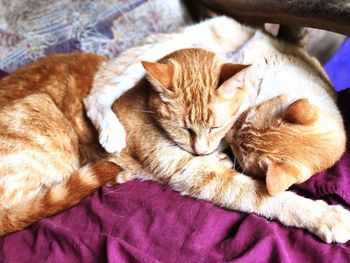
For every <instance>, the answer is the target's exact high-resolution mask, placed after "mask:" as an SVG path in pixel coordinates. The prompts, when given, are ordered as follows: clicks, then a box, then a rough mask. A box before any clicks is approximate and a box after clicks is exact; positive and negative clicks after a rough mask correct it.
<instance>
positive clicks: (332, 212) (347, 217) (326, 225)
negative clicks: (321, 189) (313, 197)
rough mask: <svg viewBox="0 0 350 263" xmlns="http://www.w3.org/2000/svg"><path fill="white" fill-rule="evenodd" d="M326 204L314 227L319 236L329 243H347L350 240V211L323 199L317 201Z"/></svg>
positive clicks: (313, 230)
mask: <svg viewBox="0 0 350 263" xmlns="http://www.w3.org/2000/svg"><path fill="white" fill-rule="evenodd" d="M317 203H319V204H321V205H325V207H326V209H325V211H324V212H323V213H322V216H321V217H320V218H319V220H318V222H317V224H316V225H314V228H313V229H312V232H314V233H315V234H316V235H317V236H319V237H320V238H321V239H322V240H323V241H325V242H327V243H345V242H347V241H349V240H350V212H349V211H348V210H346V209H344V208H343V207H341V206H340V205H332V206H329V205H326V204H325V203H324V202H323V201H317Z"/></svg>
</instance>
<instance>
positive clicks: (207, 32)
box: [84, 17, 345, 194]
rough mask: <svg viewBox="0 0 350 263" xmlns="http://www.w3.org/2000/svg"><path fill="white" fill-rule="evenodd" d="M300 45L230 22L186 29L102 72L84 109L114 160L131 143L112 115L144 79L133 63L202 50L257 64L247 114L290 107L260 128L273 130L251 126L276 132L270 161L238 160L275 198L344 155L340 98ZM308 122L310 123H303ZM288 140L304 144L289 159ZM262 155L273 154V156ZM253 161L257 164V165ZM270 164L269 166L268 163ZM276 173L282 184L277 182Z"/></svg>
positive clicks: (251, 73) (215, 20)
mask: <svg viewBox="0 0 350 263" xmlns="http://www.w3.org/2000/svg"><path fill="white" fill-rule="evenodd" d="M199 36H202V37H199ZM291 37H293V36H291ZM295 37H296V38H298V37H299V36H295ZM301 41H303V40H301ZM152 43H153V45H152ZM297 44H298V43H297ZM297 44H292V43H288V42H285V41H280V40H278V39H275V38H272V37H270V36H268V35H266V34H264V33H262V32H261V31H259V30H258V31H257V30H254V29H252V28H250V27H245V26H243V25H241V24H239V23H237V22H236V21H235V20H233V19H230V18H227V17H216V18H213V19H211V20H208V21H205V22H202V23H200V24H197V25H193V26H190V27H187V28H184V29H183V30H181V31H180V32H179V33H174V34H162V35H155V36H151V37H150V38H149V39H147V40H146V44H144V45H140V46H137V47H134V48H131V49H129V50H127V51H125V52H124V53H122V54H121V56H120V57H117V58H116V59H114V60H112V61H110V62H108V63H106V64H104V65H103V67H102V69H101V70H99V72H98V73H97V75H96V77H95V79H94V86H93V88H92V91H91V93H90V94H89V96H88V97H87V98H86V99H85V101H84V102H85V106H86V109H87V114H88V116H89V118H90V119H91V120H92V122H93V124H94V125H95V126H96V127H97V128H98V129H99V132H100V143H101V145H102V146H103V147H104V148H105V149H106V150H107V151H109V152H112V151H118V150H121V149H122V147H123V145H124V141H123V140H122V137H121V136H117V134H118V135H119V134H124V130H123V127H122V126H121V125H120V122H119V120H118V118H116V116H115V114H113V112H112V110H111V105H112V101H113V100H115V99H117V98H118V97H119V96H120V95H121V94H123V92H125V90H128V89H130V88H131V87H132V86H133V85H134V84H135V83H136V82H137V81H138V80H139V79H140V78H141V77H142V76H143V74H144V69H143V68H142V66H141V63H137V62H135V63H130V58H133V59H135V60H136V61H137V60H138V59H144V58H146V59H148V60H151V61H155V60H157V59H158V58H159V57H160V56H161V55H165V54H167V52H169V51H171V50H175V49H176V47H193V46H194V47H196V46H201V47H204V48H205V49H208V50H211V51H214V52H216V53H219V55H220V56H221V57H223V58H225V60H227V61H232V62H234V63H240V64H251V65H252V66H251V67H250V68H249V69H248V70H247V78H246V85H247V86H249V87H248V92H249V96H248V99H247V100H246V101H245V102H244V105H242V107H241V108H242V109H248V108H249V107H252V106H254V105H258V104H261V103H264V102H265V101H268V100H269V99H272V98H274V97H278V96H280V95H284V96H283V97H284V100H283V101H282V100H279V101H280V104H278V105H277V104H276V105H275V107H273V109H272V108H271V109H270V111H271V114H266V116H265V117H264V121H265V122H263V121H260V122H256V123H265V124H266V125H260V127H259V129H257V128H258V127H257V126H256V125H255V126H250V127H251V129H253V128H254V129H257V130H256V131H263V130H264V129H265V130H266V128H268V125H270V124H271V127H270V128H273V127H272V126H274V128H273V129H274V130H275V132H274V133H270V135H269V142H270V144H271V145H272V144H273V143H276V145H275V147H272V148H273V149H270V150H269V151H270V153H271V154H270V155H269V154H266V156H261V157H263V158H259V157H257V156H256V155H254V154H249V158H248V157H247V154H246V155H244V156H243V155H242V154H237V157H239V156H240V157H246V158H244V159H245V161H244V162H242V158H240V159H241V165H242V166H243V167H244V169H245V171H247V172H249V174H255V175H258V176H259V177H261V176H266V175H267V179H266V180H267V182H268V184H267V186H268V191H269V193H271V194H276V193H278V192H280V191H283V190H286V189H287V188H288V187H289V186H290V185H292V184H294V183H301V182H304V181H306V180H307V179H308V178H310V177H311V176H312V175H313V174H315V173H317V172H320V171H324V170H325V169H327V168H329V167H330V166H332V165H333V164H334V163H335V162H336V161H337V160H339V158H340V157H341V155H342V154H343V153H344V151H345V131H344V126H343V121H342V117H341V115H340V113H339V111H338V109H337V106H336V102H335V99H336V94H335V92H334V90H333V88H332V86H331V84H330V82H329V80H328V77H327V75H326V74H325V72H324V71H323V69H322V67H321V66H320V64H319V62H318V61H317V60H316V59H315V58H312V57H311V56H310V55H309V54H308V53H307V52H306V51H305V49H304V48H302V47H300V46H299V45H297ZM298 101H299V102H298ZM292 104H293V105H292ZM289 106H291V107H290V108H289ZM265 109H267V107H265ZM253 112H256V111H253V110H250V118H253V117H252V115H253ZM272 113H273V114H272ZM255 115H256V114H255ZM260 115H261V116H263V114H260ZM292 115H293V116H292ZM303 115H307V116H305V117H306V118H309V119H308V120H305V119H304V120H302V119H298V116H303ZM283 116H285V117H286V118H283ZM295 118H296V119H295ZM248 120H249V118H248V119H247V121H248ZM254 123H255V122H254ZM272 123H274V124H272ZM280 124H285V125H280ZM244 127H246V125H245V126H244ZM287 127H288V129H286V128H287ZM276 132H277V133H276ZM282 133H284V134H287V135H288V134H290V135H293V136H292V137H293V138H299V140H294V144H295V145H291V144H287V145H286V146H287V147H288V146H289V149H294V150H293V151H290V150H289V151H286V150H287V148H286V147H284V146H283V147H282V144H280V145H278V143H277V142H281V138H282V137H281V136H280V135H281V134H282ZM272 135H274V136H272ZM250 136H251V135H250ZM231 137H232V132H231V133H230V135H228V137H227V138H228V140H229V141H230V142H232V138H231ZM259 138H261V136H260V137H255V139H256V141H259ZM285 138H287V137H285ZM301 138H303V140H302V139H301ZM266 139H267V138H266V137H265V139H264V140H266ZM243 143H244V142H243V141H242V144H243ZM305 143H306V144H305ZM259 145H263V143H262V144H261V143H255V149H253V148H251V149H250V150H251V151H250V152H252V151H255V152H261V150H262V149H261V147H258V146H259ZM231 146H232V144H231ZM238 146H239V145H238ZM305 146H307V147H305ZM282 148H283V149H282ZM301 148H304V149H306V148H307V149H308V151H302V149H301ZM235 149H238V148H237V147H235ZM298 149H300V150H299V151H298ZM240 152H241V151H240ZM263 152H265V153H268V151H267V149H264V151H263ZM288 152H289V153H291V152H293V154H289V153H288ZM283 153H285V154H283ZM315 153H322V154H315ZM277 154H278V155H279V156H277ZM268 155H269V156H268ZM253 156H256V157H254V159H253ZM310 156H312V158H311V157H310ZM264 158H266V159H269V160H265V161H262V159H264ZM272 159H273V160H274V161H272ZM257 163H259V165H258V166H259V167H258V166H257V165H256V164H257ZM276 164H280V165H276ZM268 168H271V169H268ZM274 168H276V169H277V170H278V171H279V174H280V176H276V174H277V173H275V172H274V171H275V169H274ZM268 170H269V171H270V172H267V171H268ZM277 170H276V171H277Z"/></svg>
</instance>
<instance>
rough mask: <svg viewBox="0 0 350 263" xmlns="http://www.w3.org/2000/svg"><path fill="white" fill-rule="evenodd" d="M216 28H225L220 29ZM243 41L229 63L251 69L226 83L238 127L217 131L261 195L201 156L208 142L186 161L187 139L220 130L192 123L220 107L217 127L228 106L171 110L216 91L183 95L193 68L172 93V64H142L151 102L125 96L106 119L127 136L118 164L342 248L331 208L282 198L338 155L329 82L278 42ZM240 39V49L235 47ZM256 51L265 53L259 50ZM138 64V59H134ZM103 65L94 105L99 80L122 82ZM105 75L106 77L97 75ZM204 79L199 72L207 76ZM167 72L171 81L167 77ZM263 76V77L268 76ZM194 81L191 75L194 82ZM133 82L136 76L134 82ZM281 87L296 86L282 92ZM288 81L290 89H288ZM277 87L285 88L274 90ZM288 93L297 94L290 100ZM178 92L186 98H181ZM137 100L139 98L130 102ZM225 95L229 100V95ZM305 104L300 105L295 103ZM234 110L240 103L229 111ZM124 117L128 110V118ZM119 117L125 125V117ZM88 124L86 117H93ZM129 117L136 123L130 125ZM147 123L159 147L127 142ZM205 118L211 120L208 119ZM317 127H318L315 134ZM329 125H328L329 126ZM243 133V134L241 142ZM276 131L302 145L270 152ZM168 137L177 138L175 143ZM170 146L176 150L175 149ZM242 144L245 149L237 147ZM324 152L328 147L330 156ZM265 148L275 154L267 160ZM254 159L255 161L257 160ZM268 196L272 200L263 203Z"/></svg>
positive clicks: (339, 218) (343, 216) (146, 138)
mask: <svg viewBox="0 0 350 263" xmlns="http://www.w3.org/2000/svg"><path fill="white" fill-rule="evenodd" d="M215 19H222V18H215ZM225 20H226V21H227V18H224V21H225ZM232 21H233V20H229V23H231V25H232V23H236V22H234V21H233V22H232ZM209 22H210V21H209ZM209 22H208V21H207V22H205V23H207V24H206V25H210V27H209V26H208V28H213V27H212V26H213V25H211V24H210V23H209ZM212 23H215V21H214V20H212ZM220 23H221V22H220ZM235 25H236V29H238V28H239V30H242V26H240V25H239V24H237V23H236V24H235ZM238 25H239V26H238ZM227 26H228V25H227ZM214 28H215V27H214ZM225 28H226V29H227V27H225ZM243 29H244V28H243ZM240 32H241V31H240ZM234 33H235V32H234V31H233V32H232V33H231V34H232V35H234ZM239 34H242V33H238V36H239ZM243 35H244V36H245V40H244V41H243V43H241V44H240V46H241V48H240V49H239V51H238V52H236V53H234V55H233V59H232V60H233V61H234V62H237V63H243V64H252V66H251V67H248V68H245V69H244V70H243V71H244V72H245V74H244V75H240V76H239V75H238V76H236V78H235V79H234V82H232V83H235V84H237V83H241V85H242V87H241V88H239V89H236V90H235V92H237V91H239V93H237V95H238V94H240V99H239V100H238V101H237V100H236V101H235V104H234V106H235V107H236V108H237V110H236V111H235V116H232V118H231V120H232V122H234V121H235V119H237V118H239V119H238V121H237V122H236V123H235V125H234V126H233V129H230V128H228V126H225V130H226V129H227V128H228V129H227V131H228V130H230V131H229V132H228V133H227V135H226V137H227V141H228V142H229V143H230V144H231V146H232V149H233V151H234V152H235V153H236V155H237V157H238V158H239V160H240V161H241V162H242V163H241V165H242V166H243V167H244V169H245V170H246V171H249V172H250V173H251V174H254V173H256V174H260V175H261V173H265V174H266V173H267V185H268V187H267V188H266V185H265V184H264V182H262V181H259V180H254V179H252V178H251V177H248V176H246V175H244V174H242V173H239V172H237V171H234V170H232V169H231V168H228V167H227V166H225V165H224V164H223V162H221V161H220V160H219V159H220V158H218V156H217V155H215V154H208V153H210V152H212V150H213V149H212V148H210V150H209V145H211V144H210V140H211V138H210V136H208V137H207V138H206V139H207V140H208V142H207V147H206V148H207V149H208V150H207V152H206V151H201V152H196V150H195V147H194V145H195V144H194V143H193V142H195V139H194V138H200V137H201V135H200V134H199V133H198V131H203V130H205V131H206V132H207V134H210V133H209V131H213V128H214V130H215V128H217V127H221V128H222V125H218V124H216V123H215V121H214V122H213V123H209V122H205V121H204V122H200V121H199V120H206V119H207V116H206V117H204V116H202V114H204V112H206V111H208V112H218V110H217V109H219V108H220V110H219V111H220V114H218V115H217V116H216V117H217V119H218V120H219V119H220V115H221V114H222V117H223V118H225V119H230V118H227V117H224V116H225V112H226V110H227V107H228V106H229V105H230V106H229V107H228V108H230V107H232V106H233V105H231V103H232V101H231V103H226V106H222V105H225V104H221V106H219V104H218V105H217V106H216V107H214V108H216V110H214V108H211V107H212V105H211V106H210V105H209V104H208V103H204V102H205V101H206V99H207V96H204V97H203V98H202V99H200V101H201V102H202V103H204V104H202V105H201V106H196V107H195V108H196V109H197V111H195V110H193V109H192V110H191V111H190V112H186V110H185V109H186V107H181V108H178V105H180V104H181V103H180V102H179V99H180V98H186V97H190V98H192V99H193V98H194V96H196V97H195V98H200V96H203V94H202V93H201V91H200V90H203V89H204V90H205V89H210V88H213V87H214V88H216V86H217V85H216V84H215V83H212V84H211V85H208V83H210V82H206V83H205V85H204V84H203V85H202V89H200V90H198V89H195V90H192V91H191V93H189V90H190V89H189V88H188V86H187V85H189V84H187V82H186V81H188V82H189V83H192V82H193V80H202V81H207V80H206V75H203V74H201V73H200V72H202V71H201V70H202V69H199V68H197V69H196V70H193V71H192V73H193V75H194V76H195V77H193V76H192V77H191V78H183V79H182V82H179V83H181V85H180V84H179V83H178V84H174V83H172V82H174V81H177V77H176V74H178V73H179V72H181V71H178V68H182V67H176V66H173V67H174V68H177V70H175V69H173V68H172V67H170V69H169V64H171V65H172V62H169V61H168V60H167V59H164V60H161V61H160V64H159V63H156V64H152V63H146V64H145V63H144V65H143V66H144V68H145V69H146V71H147V72H148V76H149V79H150V80H151V82H152V83H153V84H154V87H158V89H157V88H156V89H155V92H156V93H155V94H153V95H152V96H150V97H149V95H147V94H144V93H142V92H141V89H140V90H137V89H135V88H134V89H132V90H131V91H129V92H127V93H126V94H125V95H123V96H122V97H121V98H120V99H119V100H117V102H116V103H115V104H114V106H113V110H114V112H116V113H117V116H118V118H119V120H120V121H121V123H122V124H123V126H124V128H125V131H126V135H127V140H126V148H125V150H124V151H123V152H122V156H125V154H126V153H129V154H126V156H129V157H127V158H126V159H128V158H129V159H130V160H131V161H130V163H129V164H130V166H129V167H128V168H130V169H131V170H133V172H134V173H135V175H136V177H139V178H148V179H152V180H157V181H161V182H163V183H167V184H169V185H170V186H172V188H174V189H175V190H177V191H179V192H181V193H182V194H185V195H189V196H192V197H195V198H199V199H204V200H208V201H211V202H213V203H215V204H217V205H219V206H222V207H225V208H228V209H234V210H239V211H245V212H254V213H256V214H259V215H262V216H264V217H267V218H275V219H278V220H279V221H281V222H282V223H283V224H285V225H288V226H296V227H302V228H306V229H308V230H309V231H310V232H312V233H314V234H316V235H318V236H319V237H320V238H321V239H323V240H324V241H326V242H346V241H347V240H349V223H348V222H349V212H348V211H346V210H345V209H343V208H341V207H340V206H329V205H327V204H326V203H325V202H323V201H312V200H310V199H307V198H303V197H300V196H298V195H296V194H294V193H292V192H288V191H286V192H283V191H284V190H285V189H286V188H288V187H289V186H290V185H291V184H293V183H295V182H301V181H303V180H306V179H307V178H308V177H310V176H311V175H312V174H313V173H314V172H317V171H320V170H324V169H326V168H327V167H330V166H331V165H332V164H334V162H335V161H337V160H338V159H339V158H340V156H341V154H342V153H343V152H344V148H345V133H344V127H343V123H342V118H341V116H340V114H339V111H338V110H337V107H336V105H335V102H334V97H335V96H334V93H333V91H332V90H331V86H330V84H329V81H328V79H327V77H326V75H325V74H324V73H323V71H322V69H321V67H320V65H319V64H318V63H317V62H316V61H314V60H313V59H312V58H310V57H309V56H308V55H307V54H306V53H305V51H303V50H302V49H298V48H297V47H295V46H292V45H290V44H287V43H285V46H283V43H282V44H281V43H279V42H277V41H275V40H273V39H271V38H270V37H268V36H265V35H264V34H262V33H260V32H257V33H254V32H253V33H252V29H248V31H247V32H244V33H243ZM247 40H249V41H248V42H247V43H246V44H244V43H245V42H246V41H247ZM222 41H223V40H222V39H221V42H222ZM255 43H257V44H258V45H262V47H261V48H262V49H260V51H261V50H265V49H266V50H267V51H268V54H263V53H261V54H259V53H257V50H255V49H254V48H252V49H250V47H254V45H255ZM264 45H266V46H265V47H264ZM237 46H239V44H237V41H236V43H235V44H234V47H233V48H237ZM157 47H158V48H159V47H161V44H159V45H158V44H157ZM138 49H140V48H138ZM141 49H142V48H141ZM160 52H162V51H160ZM250 52H251V53H250ZM141 53H142V52H141ZM138 55H139V56H140V54H138ZM265 55H268V56H265ZM259 56H260V57H259ZM195 57H197V58H198V57H200V56H195ZM122 58H123V57H122ZM255 58H256V59H255ZM259 58H261V59H259ZM124 59H125V57H124ZM198 59H199V58H198ZM293 60H294V61H293ZM117 61H118V59H116V60H115V61H114V62H112V63H114V67H116V70H117V71H119V72H123V70H122V69H125V68H124V67H123V65H121V66H120V65H119V66H116V65H118V64H117ZM204 61H207V55H206V56H205V57H202V61H201V62H198V64H200V63H203V62H204ZM292 62H293V63H296V64H295V67H293V65H292V66H291V67H290V69H291V70H289V66H288V65H289V64H290V63H292ZM262 63H264V64H262ZM192 64H196V63H195V62H193V61H191V62H188V63H187V64H184V65H186V66H184V68H186V69H188V68H189V66H188V65H192ZM109 65H111V64H109V63H107V64H105V65H104V66H103V67H102V68H101V70H100V71H99V72H98V73H97V75H96V77H95V80H94V87H93V90H92V93H91V94H92V97H94V99H95V100H97V99H98V94H99V92H101V91H103V90H104V88H103V83H104V80H106V79H105V78H104V77H106V76H107V78H108V79H107V83H108V85H109V86H108V88H109V89H112V87H113V85H115V86H114V88H115V89H117V87H119V85H122V83H123V82H122V81H121V80H123V76H119V77H116V78H114V77H115V76H114V73H113V74H112V75H109V74H110V72H113V70H112V69H113V66H111V67H109ZM145 65H146V66H145ZM164 65H165V66H164ZM272 66H273V67H272ZM106 69H109V70H110V71H109V72H106ZM282 69H283V70H285V71H286V72H287V73H286V74H284V75H283V74H282V75H281V76H283V78H280V79H279V78H278V77H277V78H274V77H276V76H277V75H278V73H280V71H281V70H282ZM157 72H158V73H157ZM174 72H177V73H176V74H175V73H174ZM204 72H207V73H208V72H210V70H205V71H204ZM124 73H125V74H126V75H127V78H128V77H130V76H129V74H131V72H129V71H128V70H126V71H125V72H124ZM173 73H174V75H172V74H173ZM167 74H168V75H169V74H170V75H171V77H169V79H167V78H166V77H164V76H166V75H167ZM269 74H271V77H270V76H269ZM136 75H137V74H136ZM183 75H184V76H191V74H188V73H186V74H185V73H183ZM197 75H200V76H198V78H197ZM112 76H113V77H112ZM243 76H245V77H243ZM124 79H125V78H124ZM137 79H138V76H136V77H135V79H134V80H137ZM166 79H167V80H166ZM291 79H292V80H293V82H294V83H295V84H296V86H292V85H290V84H291ZM295 79H297V80H298V81H294V80H295ZM129 80H130V78H129ZM114 81H116V82H114ZM164 81H165V82H164ZM163 82H164V83H167V84H168V85H169V83H171V85H170V86H169V87H168V89H169V90H168V89H167V88H165V89H164V83H163ZM286 82H289V83H288V84H287V85H284V84H286ZM162 83H163V85H162ZM243 84H244V85H243ZM272 84H273V85H272ZM311 84H312V85H311ZM128 85H130V82H127V85H126V86H128ZM166 86H167V85H165V87H166ZM236 86H237V85H236ZM175 87H177V88H175ZM269 87H278V90H275V91H274V90H273V89H269ZM298 88H299V89H301V90H303V91H304V92H299V91H296V89H298ZM225 89H226V88H225ZM225 89H223V90H225ZM242 90H244V94H245V95H244V98H245V99H243V100H242V97H241V96H242V93H241V92H242ZM124 91H125V90H124ZM185 91H186V95H181V93H182V92H185ZM118 92H119V95H120V93H122V91H117V92H113V94H114V96H115V95H116V94H117V93H118ZM140 92H141V93H142V95H138V94H140ZM231 92H233V91H232V90H231ZM179 93H180V94H179ZM219 93H220V92H219ZM107 94H108V92H107V93H105V94H104V95H105V96H107ZM156 94H158V95H156ZM119 95H118V96H119ZM305 95H307V96H306V97H305ZM90 96H91V95H90ZM198 96H199V97H198ZM230 96H231V97H232V98H234V97H235V96H236V94H235V93H231V95H230ZM112 97H113V95H112ZM137 98H139V99H140V98H144V99H143V102H142V104H138V103H137V102H136V101H135V100H137ZM91 101H93V100H92V98H91V97H90V98H88V99H87V100H85V105H86V106H87V105H88V104H89V102H91ZM191 101H192V100H191ZM195 101H196V100H195ZM197 101H198V100H197ZM130 102H131V103H132V104H133V105H134V106H133V107H135V105H136V104H138V105H139V106H141V108H138V107H137V108H136V109H135V110H134V111H131V110H129V111H128V114H127V112H126V110H125V108H126V107H125V106H124V105H125V104H127V103H130ZM238 102H239V103H240V104H237V103H238ZM182 103H183V102H182ZM187 104H188V105H192V104H191V102H187V103H185V104H184V105H187ZM107 106H108V105H107ZM107 106H106V104H105V105H104V107H105V109H108V107H107ZM192 106H193V105H192ZM90 107H91V105H90ZM174 107H175V109H177V110H176V111H174ZM88 108H89V106H88ZM123 108H124V110H123ZM131 108H132V107H131V106H129V109H131ZM204 109H205V110H204ZM136 112H137V113H136ZM140 112H141V113H142V117H141V120H142V121H140V119H139V115H138V116H136V114H140ZM179 112H180V116H183V117H182V118H183V120H182V121H180V120H179V119H178V118H179ZM195 112H196V114H195ZM242 112H243V114H242V115H241V113H242ZM102 113H103V110H102ZM127 115H128V117H125V116H127ZM89 116H90V117H92V116H93V114H90V115H89ZM123 116H124V117H123ZM132 116H133V117H132ZM152 116H153V117H152ZM240 116H241V117H240ZM114 118H115V117H114ZM135 118H137V119H138V120H137V121H135ZM169 118H170V121H169ZM173 118H175V119H173ZM154 119H156V120H158V121H157V122H158V124H157V125H156V126H157V127H159V128H160V130H157V131H152V133H151V134H153V135H154V136H155V137H157V136H159V135H161V134H159V132H160V131H162V130H163V131H165V134H163V135H162V140H159V141H158V139H157V140H153V139H152V138H153V136H151V134H150V133H146V132H145V133H143V134H137V133H136V132H135V130H142V129H143V127H149V123H152V122H154ZM209 119H210V118H209ZM213 119H214V120H215V117H213ZM253 120H254V121H253ZM94 121H96V119H95V120H94ZM193 123H197V124H196V125H199V126H198V127H196V128H193V127H191V125H189V124H193ZM326 123H327V125H326V128H325V129H321V128H322V126H324V125H325V124H326ZM330 123H332V124H333V125H329V124H330ZM99 125H100V126H98V127H100V128H101V127H102V126H101V125H104V124H103V123H102V124H99ZM108 125H109V124H108ZM143 131H144V130H143ZM245 131H247V133H244V132H245ZM253 131H258V133H255V134H254V132H253ZM264 131H270V132H266V134H263V136H261V138H263V140H260V141H259V140H256V138H259V136H260V132H264ZM153 132H154V133H153ZM284 132H289V133H290V137H288V138H289V139H293V140H294V141H295V140H297V138H298V139H300V138H303V140H300V142H297V144H296V146H295V147H293V145H290V143H284V144H283V143H280V144H278V143H277V144H276V145H275V144H274V142H279V141H282V140H281V138H287V137H283V136H284V134H283V133H284ZM334 132H336V138H335V139H334V136H332V135H334ZM157 134H158V135H157ZM303 134H304V135H305V136H304V135H303ZM165 135H166V136H165ZM221 135H222V133H221ZM339 135H340V136H339ZM164 136H165V137H164ZM176 136H178V138H175V137H176ZM317 136H319V137H317ZM169 138H170V139H171V140H170V141H169ZM181 138H182V139H181ZM183 138H187V139H183ZM191 138H192V139H191ZM311 138H314V140H311ZM315 138H316V139H315ZM317 138H321V141H320V142H318V141H317ZM247 139H249V140H247ZM252 139H253V140H252ZM217 140H218V139H217ZM148 142H149V143H148ZM165 142H166V143H165ZM174 142H176V144H175V145H174ZM250 142H252V144H251V145H247V144H249V143H250ZM253 142H257V144H258V145H259V147H260V148H254V144H253ZM266 142H267V143H270V145H267V146H268V147H267V148H266V149H268V150H267V151H265V154H263V155H261V154H259V152H260V153H261V152H264V149H261V148H262V147H263V146H264V144H263V143H266ZM305 143H306V144H307V143H309V145H308V147H305ZM184 145H187V146H184ZM190 145H192V147H190ZM215 145H217V142H215ZM288 145H289V146H290V147H289V148H288ZM175 146H176V147H175ZM333 146H336V147H334V148H333ZM186 147H187V148H186ZM188 147H189V148H188ZM274 147H276V148H277V149H278V150H275V151H274V150H273V149H274ZM300 147H304V148H306V150H305V151H299V148H300ZM204 148H205V147H204ZM155 149H156V150H155ZM247 149H248V150H247ZM282 149H283V150H286V149H290V150H289V151H286V152H284V154H282V156H280V155H281V152H278V151H281V150H282ZM324 150H331V151H330V152H329V154H328V153H327V154H326V155H320V154H319V153H320V152H321V151H324ZM315 152H318V154H316V155H315V158H309V157H308V158H303V157H305V156H304V155H305V154H312V153H315ZM203 154H205V155H203ZM130 156H131V157H130ZM169 156H171V158H170V157H169ZM259 156H261V159H259ZM122 166H123V165H122ZM133 166H134V167H135V168H133ZM280 175H282V176H280ZM285 175H287V176H285ZM289 177H291V178H292V179H290V178H289ZM293 177H295V178H293ZM276 178H277V181H276V180H275V179H276ZM276 182H277V183H276ZM280 182H283V183H280ZM271 194H273V195H274V196H271Z"/></svg>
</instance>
